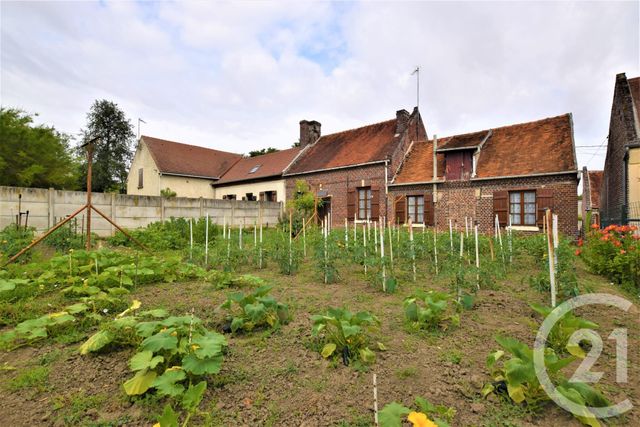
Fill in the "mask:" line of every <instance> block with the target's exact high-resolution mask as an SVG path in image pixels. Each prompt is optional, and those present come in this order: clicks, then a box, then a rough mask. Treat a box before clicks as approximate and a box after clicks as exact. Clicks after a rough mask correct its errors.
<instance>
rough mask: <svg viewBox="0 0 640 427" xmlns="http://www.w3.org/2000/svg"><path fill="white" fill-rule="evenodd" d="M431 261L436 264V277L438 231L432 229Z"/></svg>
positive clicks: (434, 228)
mask: <svg viewBox="0 0 640 427" xmlns="http://www.w3.org/2000/svg"><path fill="white" fill-rule="evenodd" d="M433 260H434V261H435V263H436V276H437V275H438V230H437V229H436V227H435V226H434V227H433Z"/></svg>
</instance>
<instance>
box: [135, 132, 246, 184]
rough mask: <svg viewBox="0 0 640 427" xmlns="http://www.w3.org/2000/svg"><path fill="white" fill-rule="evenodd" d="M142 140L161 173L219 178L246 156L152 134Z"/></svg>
mask: <svg viewBox="0 0 640 427" xmlns="http://www.w3.org/2000/svg"><path fill="white" fill-rule="evenodd" d="M141 139H142V140H143V141H144V143H145V144H146V145H147V147H148V148H149V151H150V152H151V156H152V157H153V159H154V160H155V162H156V166H157V167H158V171H159V172H161V173H167V174H175V175H189V176H199V177H205V178H211V179H218V178H220V177H221V176H222V175H223V174H224V173H225V172H226V171H227V170H229V168H231V166H233V165H234V164H235V163H236V162H237V161H238V160H240V159H241V158H242V155H241V154H235V153H229V152H226V151H219V150H213V149H211V148H205V147H199V146H197V145H189V144H182V143H179V142H174V141H167V140H164V139H159V138H153V137H151V136H144V135H143V136H142V137H141Z"/></svg>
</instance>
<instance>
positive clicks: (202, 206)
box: [200, 197, 204, 218]
mask: <svg viewBox="0 0 640 427" xmlns="http://www.w3.org/2000/svg"><path fill="white" fill-rule="evenodd" d="M203 216H204V199H203V198H202V197H200V218H202V217H203Z"/></svg>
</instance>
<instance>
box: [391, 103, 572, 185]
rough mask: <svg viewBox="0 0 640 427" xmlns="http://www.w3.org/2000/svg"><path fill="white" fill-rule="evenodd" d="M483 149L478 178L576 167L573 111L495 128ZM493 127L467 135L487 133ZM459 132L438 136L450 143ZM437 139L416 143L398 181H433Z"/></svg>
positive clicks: (442, 142) (440, 168)
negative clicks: (434, 145) (445, 136)
mask: <svg viewBox="0 0 640 427" xmlns="http://www.w3.org/2000/svg"><path fill="white" fill-rule="evenodd" d="M490 130H491V132H492V133H491V136H489V138H488V139H487V141H486V142H485V144H484V146H483V147H482V149H481V150H480V156H479V158H478V164H477V169H476V177H477V178H491V177H503V176H520V175H534V174H541V173H554V172H568V171H575V170H576V167H577V166H576V162H575V156H574V146H573V129H572V124H571V115H570V114H564V115H562V116H557V117H550V118H547V119H542V120H537V121H534V122H528V123H520V124H516V125H511V126H505V127H500V128H494V129H490ZM488 132H489V129H487V130H483V131H481V132H474V133H472V134H465V135H463V136H465V137H466V136H467V135H482V134H484V135H486V134H487V133H488ZM457 137H458V136H453V137H449V138H438V147H443V146H444V147H446V146H448V144H449V143H450V142H451V141H452V140H453V141H455V139H456V138H457ZM440 156H441V155H438V175H439V176H441V173H442V172H443V171H444V154H442V156H443V157H442V160H441V157H440ZM441 162H442V164H441ZM432 175H433V142H432V141H423V142H420V143H415V144H414V146H413V148H412V150H411V153H410V154H409V156H408V158H407V159H406V160H405V163H404V165H403V166H402V168H401V170H400V172H399V173H398V175H397V176H396V178H395V180H394V183H402V184H404V183H411V182H425V181H431V180H432Z"/></svg>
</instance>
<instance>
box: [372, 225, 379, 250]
mask: <svg viewBox="0 0 640 427" xmlns="http://www.w3.org/2000/svg"><path fill="white" fill-rule="evenodd" d="M373 240H374V246H373V247H374V248H375V252H376V253H378V223H377V222H376V221H373Z"/></svg>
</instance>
